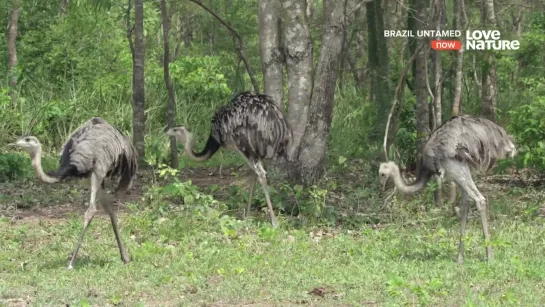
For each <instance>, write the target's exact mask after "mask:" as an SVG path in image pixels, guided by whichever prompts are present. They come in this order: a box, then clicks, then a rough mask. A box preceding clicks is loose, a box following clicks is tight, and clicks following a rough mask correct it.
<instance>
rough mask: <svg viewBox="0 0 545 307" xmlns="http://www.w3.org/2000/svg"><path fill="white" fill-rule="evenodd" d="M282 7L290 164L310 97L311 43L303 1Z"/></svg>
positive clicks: (305, 120)
mask: <svg viewBox="0 0 545 307" xmlns="http://www.w3.org/2000/svg"><path fill="white" fill-rule="evenodd" d="M282 7H283V9H284V18H283V23H284V25H283V31H284V35H283V36H284V44H285V57H286V64H287V72H288V101H289V103H288V114H287V120H288V123H289V124H290V126H291V129H292V131H293V142H292V145H291V146H290V148H289V150H288V157H289V160H290V161H294V160H295V158H296V156H297V154H298V151H299V147H300V144H301V139H302V137H303V134H304V133H305V127H306V123H307V113H308V108H309V104H310V99H311V96H312V83H313V78H312V69H313V55H312V41H311V39H310V28H309V26H308V20H307V17H306V7H305V0H288V1H286V0H283V1H282Z"/></svg>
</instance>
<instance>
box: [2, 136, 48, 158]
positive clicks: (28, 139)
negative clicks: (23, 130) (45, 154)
mask: <svg viewBox="0 0 545 307" xmlns="http://www.w3.org/2000/svg"><path fill="white" fill-rule="evenodd" d="M8 146H13V147H18V148H21V149H23V150H25V151H26V152H28V153H29V154H30V155H35V154H36V153H37V152H38V151H39V149H40V147H41V146H42V144H40V141H38V139H37V138H36V137H35V136H22V137H20V138H19V139H17V141H16V142H15V143H9V144H8Z"/></svg>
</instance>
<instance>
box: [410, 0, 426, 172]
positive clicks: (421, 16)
mask: <svg viewBox="0 0 545 307" xmlns="http://www.w3.org/2000/svg"><path fill="white" fill-rule="evenodd" d="M412 4H413V5H412V8H413V9H414V13H415V14H416V16H415V20H414V22H415V27H416V29H417V30H424V29H425V24H424V22H425V21H426V2H425V1H424V0H413V2H412ZM422 39H425V38H418V40H422ZM428 49H429V46H426V47H424V48H422V49H420V51H419V52H418V53H417V55H416V58H415V63H416V64H415V75H414V88H415V94H416V133H417V136H416V148H417V158H416V165H417V167H416V168H417V172H418V171H419V170H420V157H421V156H422V149H423V147H424V144H426V141H427V140H428V136H429V132H430V114H429V108H428V89H427V79H426V75H427V74H426V66H427V65H426V61H427V57H426V54H427V52H426V51H427V50H428Z"/></svg>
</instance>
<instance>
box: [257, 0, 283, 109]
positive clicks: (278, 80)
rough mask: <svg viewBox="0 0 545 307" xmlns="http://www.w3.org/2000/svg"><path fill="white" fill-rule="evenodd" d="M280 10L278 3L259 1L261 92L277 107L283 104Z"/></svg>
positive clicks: (266, 0) (272, 0) (267, 0)
mask: <svg viewBox="0 0 545 307" xmlns="http://www.w3.org/2000/svg"><path fill="white" fill-rule="evenodd" d="M281 9H282V7H281V4H280V2H279V1H275V0H259V49H260V52H261V70H262V72H263V86H264V89H263V92H264V93H265V94H267V95H270V96H271V97H272V98H273V99H274V100H275V101H276V102H277V103H278V104H279V105H283V104H284V102H283V101H284V86H283V82H284V72H283V68H284V54H283V52H282V40H281V38H282V30H281V18H280V17H281V16H280V14H281V12H282V11H281Z"/></svg>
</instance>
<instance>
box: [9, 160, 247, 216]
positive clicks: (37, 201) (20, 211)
mask: <svg viewBox="0 0 545 307" xmlns="http://www.w3.org/2000/svg"><path fill="white" fill-rule="evenodd" d="M247 175H251V173H250V172H249V170H247V169H246V168H244V167H242V168H239V167H224V168H222V170H221V174H220V172H219V167H196V168H185V169H182V170H181V172H180V180H182V181H186V180H191V182H192V183H193V184H194V185H196V186H198V187H199V188H206V187H209V186H211V185H214V184H216V185H218V186H222V187H223V186H225V187H226V186H229V185H231V184H240V183H241V181H242V179H243V177H244V176H247ZM158 181H161V179H159V178H157V177H156V176H155V175H154V174H153V172H152V171H148V170H145V171H141V172H139V173H138V175H137V179H136V180H135V181H134V184H133V187H132V189H131V190H130V191H128V192H126V193H120V194H119V195H118V198H117V199H115V198H113V196H111V194H107V195H109V196H107V197H109V198H108V199H110V200H111V201H112V202H113V203H112V206H113V209H114V211H116V212H118V213H120V214H123V213H125V212H127V211H128V208H127V205H128V204H129V203H131V202H136V201H138V200H140V199H141V198H142V195H143V194H144V193H145V190H146V187H147V186H149V185H151V184H153V183H154V182H158ZM82 183H83V184H82ZM111 188H112V185H111V184H110V185H109V186H108V184H107V185H106V190H109V189H111ZM89 193H90V191H89V187H88V183H86V182H85V181H77V180H74V181H67V182H64V183H59V184H46V183H43V182H40V181H39V180H37V179H36V180H33V181H29V182H21V183H17V184H13V183H10V184H9V185H8V184H5V185H1V186H0V196H4V197H5V198H6V199H8V201H6V202H4V203H3V204H1V205H0V217H6V218H9V219H10V220H12V221H13V222H38V221H40V220H48V221H51V222H60V221H62V220H63V219H66V218H68V217H69V216H71V215H76V216H83V214H84V212H85V210H87V205H88V201H89ZM97 216H107V214H106V212H104V210H102V208H100V210H99V212H98V213H97Z"/></svg>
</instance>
